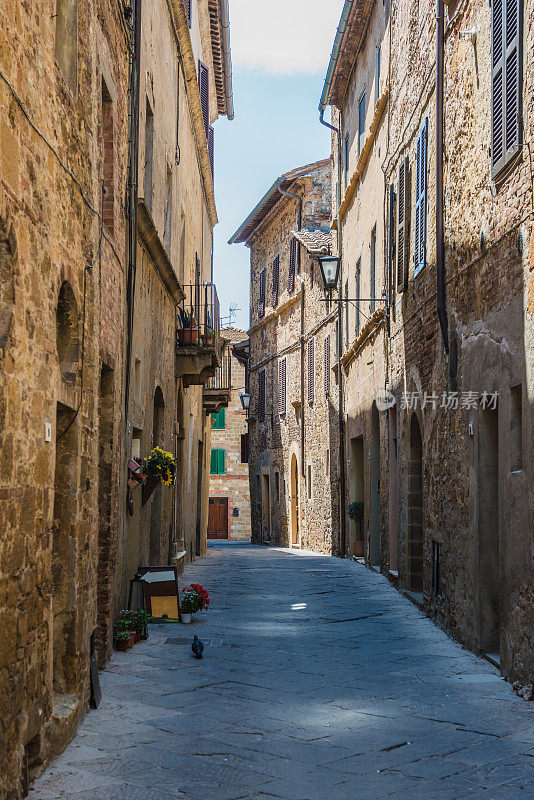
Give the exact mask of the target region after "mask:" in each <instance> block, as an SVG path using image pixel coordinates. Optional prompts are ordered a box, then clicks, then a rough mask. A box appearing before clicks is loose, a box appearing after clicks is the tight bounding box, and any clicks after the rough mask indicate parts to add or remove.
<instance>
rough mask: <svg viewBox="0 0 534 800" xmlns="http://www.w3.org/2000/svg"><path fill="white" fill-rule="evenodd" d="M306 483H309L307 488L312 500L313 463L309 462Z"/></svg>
mask: <svg viewBox="0 0 534 800" xmlns="http://www.w3.org/2000/svg"><path fill="white" fill-rule="evenodd" d="M306 483H307V484H308V486H307V489H308V500H311V499H312V495H313V486H312V465H311V464H308V480H307V481H306Z"/></svg>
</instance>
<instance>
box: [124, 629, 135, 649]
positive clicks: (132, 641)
mask: <svg viewBox="0 0 534 800" xmlns="http://www.w3.org/2000/svg"><path fill="white" fill-rule="evenodd" d="M127 633H129V634H130V638H129V639H128V640H127V643H126V645H127V649H128V650H129V649H130V647H133V646H134V644H135V633H136V632H135V631H127Z"/></svg>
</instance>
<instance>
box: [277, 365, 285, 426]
mask: <svg viewBox="0 0 534 800" xmlns="http://www.w3.org/2000/svg"><path fill="white" fill-rule="evenodd" d="M286 392H287V390H286V359H285V358H281V359H280V361H279V362H278V413H279V414H280V416H283V415H284V414H285V413H286Z"/></svg>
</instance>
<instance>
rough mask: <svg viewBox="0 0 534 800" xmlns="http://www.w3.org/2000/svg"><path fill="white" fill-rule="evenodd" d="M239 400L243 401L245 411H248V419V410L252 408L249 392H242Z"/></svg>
mask: <svg viewBox="0 0 534 800" xmlns="http://www.w3.org/2000/svg"><path fill="white" fill-rule="evenodd" d="M239 399H240V400H241V405H242V406H243V411H246V413H247V417H248V410H249V408H250V394H249V393H248V392H247V390H246V389H245V391H244V392H240V394H239Z"/></svg>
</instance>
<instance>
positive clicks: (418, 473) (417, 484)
mask: <svg viewBox="0 0 534 800" xmlns="http://www.w3.org/2000/svg"><path fill="white" fill-rule="evenodd" d="M423 543H424V535H423V438H422V436H421V428H420V427H419V420H418V419H417V415H416V414H415V413H414V414H412V419H411V421H410V465H409V474H408V566H409V587H410V589H411V591H412V592H422V591H423Z"/></svg>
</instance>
